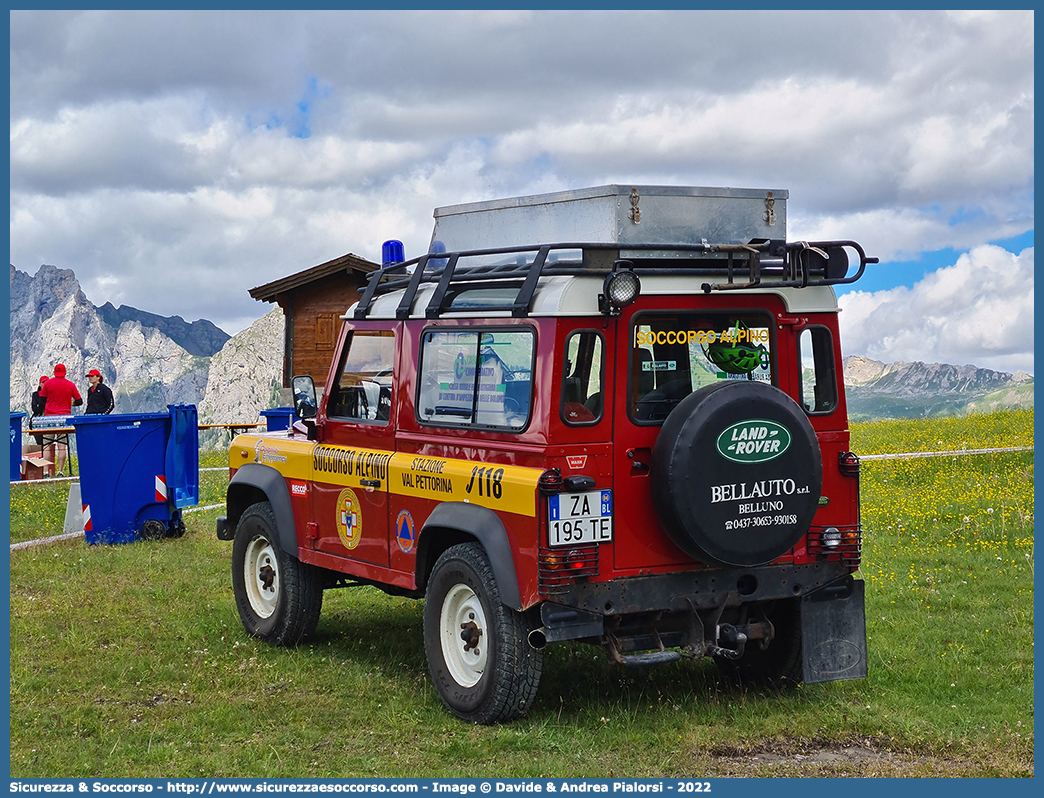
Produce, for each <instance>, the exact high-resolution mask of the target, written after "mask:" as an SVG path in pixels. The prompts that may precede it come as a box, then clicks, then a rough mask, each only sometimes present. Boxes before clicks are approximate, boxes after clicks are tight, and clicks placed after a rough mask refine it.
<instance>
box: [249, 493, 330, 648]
mask: <svg viewBox="0 0 1044 798" xmlns="http://www.w3.org/2000/svg"><path fill="white" fill-rule="evenodd" d="M276 530H277V526H276V520H275V514H274V513H273V512H272V505H270V504H269V503H268V502H257V503H256V504H252V505H250V506H249V507H248V508H247V509H246V511H245V512H244V513H243V515H242V517H241V518H240V519H239V524H238V526H237V527H236V534H235V538H234V540H233V543H232V591H233V593H235V597H236V609H238V610H239V617H240V619H241V620H242V621H243V627H244V628H245V629H246V630H247V632H249V633H250V634H252V635H254V636H255V637H259V638H261V639H262V640H265V641H266V642H269V643H273V644H275V645H280V646H292V645H296V644H297V643H300V642H301V641H302V640H304V639H305V638H307V637H308V636H309V635H311V634H312V633H313V632H314V631H315V627H316V624H318V622H319V613H320V611H321V610H322V606H323V588H322V582H321V580H320V578H319V574H318V571H317V569H315V568H314V567H313V566H311V565H308V564H306V563H302V562H301V561H300V560H298V559H297V558H296V557H293V556H291V555H290V554H288V553H286V552H284V551H283V550H282V548H281V547H280V545H279V535H278V533H277V531H276Z"/></svg>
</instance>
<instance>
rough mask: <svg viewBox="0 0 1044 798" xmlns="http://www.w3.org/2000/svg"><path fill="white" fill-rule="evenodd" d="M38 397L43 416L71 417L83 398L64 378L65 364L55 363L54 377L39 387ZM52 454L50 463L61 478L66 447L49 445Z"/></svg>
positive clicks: (71, 383)
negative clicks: (41, 405)
mask: <svg viewBox="0 0 1044 798" xmlns="http://www.w3.org/2000/svg"><path fill="white" fill-rule="evenodd" d="M40 396H42V397H43V398H44V400H45V401H46V404H45V405H44V415H45V416H71V415H72V409H73V406H74V405H75V406H77V407H79V406H80V405H82V404H83V397H82V396H80V391H79V390H78V389H77V387H76V383H75V382H73V381H72V380H67V379H66V378H65V364H64V363H57V364H56V365H55V367H54V376H53V377H51V378H50V379H49V380H47V382H45V383H44V384H43V385H41V386H40ZM50 448H51V452H52V453H53V457H52V461H53V462H54V465H55V468H57V469H58V476H63V472H64V470H65V460H66V458H67V456H68V451H67V447H66V445H65V444H64V443H53V444H51V447H50Z"/></svg>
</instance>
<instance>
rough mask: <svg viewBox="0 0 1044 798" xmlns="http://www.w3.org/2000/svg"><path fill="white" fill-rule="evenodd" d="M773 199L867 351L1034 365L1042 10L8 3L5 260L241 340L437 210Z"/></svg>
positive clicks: (420, 236) (1006, 366)
mask: <svg viewBox="0 0 1044 798" xmlns="http://www.w3.org/2000/svg"><path fill="white" fill-rule="evenodd" d="M609 183H621V184H628V183H637V184H668V185H697V186H699V185H704V186H713V185H722V186H737V187H750V188H785V189H789V191H790V199H789V202H788V233H789V238H790V239H791V240H798V239H804V240H814V239H818V238H848V239H854V240H857V241H859V242H860V243H861V244H863V246H864V247H865V249H866V251H867V253H868V254H870V255H875V256H878V257H880V258H881V261H882V263H881V265H879V266H872V267H869V268H870V270H871V271H870V274H869V275H868V276H867V277H866V278H865V279H864V280H861V281H860V282H859V283H857V284H856V288H857V289H858V290H850V291H848V292H847V293H845V294H844V295H843V296H842V297H841V303H842V306H843V307H844V312H842V314H841V318H842V324H843V328H842V329H843V338H844V346H845V349H846V351H847V352H848V353H849V354H865V355H869V356H871V357H874V358H876V359H879V360H886V361H892V360H908V361H909V360H926V361H939V362H951V363H974V364H976V365H979V366H985V367H991V368H998V369H1002V370H1005V371H1014V370H1016V369H1023V370H1025V371H1029V372H1032V371H1033V301H1032V288H1033V14H1032V12H982V13H980V12H954V13H947V12H935V11H931V12H854V13H840V12H802V13H797V12H776V13H773V12H765V11H759V12H751V13H744V12H720V13H717V12H714V13H712V12H703V11H696V12H677V11H668V12H623V11H617V12H606V11H588V12H546V11H509V12H489V13H486V12H460V13H457V12H442V11H430V12H421V11H406V12H358V11H338V12H277V11H271V12H268V11H244V12H185V11H177V12H158V11H147V12H128V11H116V12H96V11H95V12H79V11H57V12H55V11H31V12H12V14H11V263H12V264H14V265H15V267H16V268H18V269H20V270H21V271H25V272H28V273H30V274H33V273H35V272H36V270H37V269H38V268H39V266H40V265H41V264H44V263H48V264H53V265H55V266H58V267H61V268H67V269H72V270H74V271H75V273H76V276H77V278H78V279H79V281H80V283H81V285H82V287H83V289H84V292H85V293H86V294H87V297H88V298H89V299H90V300H91V301H92V302H94V303H95V304H96V305H101V304H103V303H104V302H106V301H111V302H113V303H114V304H116V305H120V304H127V305H131V306H134V307H137V308H140V309H142V310H147V311H150V312H153V313H160V314H163V315H175V314H177V315H180V316H182V317H183V318H185V319H187V320H190V321H191V320H195V319H198V318H206V319H210V320H211V321H213V322H214V323H216V324H217V325H218V326H220V327H222V328H223V329H224V330H226V331H227V332H229V333H235V332H237V331H239V330H240V329H242V328H244V327H245V326H247V325H249V324H250V323H251V322H252V321H253V320H255V319H256V318H258V317H259V316H261V315H263V314H264V313H265V312H267V311H268V310H270V309H271V306H269V305H262V304H260V303H257V302H255V301H254V300H252V299H251V298H250V297H249V295H248V294H247V291H248V290H249V289H250V288H252V287H254V286H257V285H261V284H263V283H266V282H268V281H270V280H274V279H277V278H279V277H283V276H286V275H288V274H292V273H294V272H297V271H300V270H302V269H306V268H308V267H310V266H314V265H316V264H318V263H321V262H323V261H326V260H329V259H331V258H334V257H337V256H339V255H343V254H344V253H346V252H353V253H355V254H357V255H360V256H362V257H365V258H368V259H370V260H375V261H376V260H380V251H381V250H380V247H381V242H382V241H384V240H385V239H389V238H398V239H401V240H402V241H403V242H404V243H405V245H406V253H407V257H415V256H416V255H419V254H421V253H422V252H423V251H424V249H425V248H426V246H427V244H428V241H429V238H430V236H431V227H432V210H433V208H435V207H436V206H441V205H452V204H457V203H461V202H470V201H474V200H484V199H493V198H497V197H507V196H513V195H519V194H530V193H539V192H544V191H556V190H560V189H570V188H582V187H587V186H598V185H604V184H609Z"/></svg>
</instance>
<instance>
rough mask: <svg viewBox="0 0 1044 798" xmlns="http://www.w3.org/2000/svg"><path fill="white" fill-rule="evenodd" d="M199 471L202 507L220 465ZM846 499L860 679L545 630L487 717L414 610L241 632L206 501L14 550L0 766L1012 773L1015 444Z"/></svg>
mask: <svg viewBox="0 0 1044 798" xmlns="http://www.w3.org/2000/svg"><path fill="white" fill-rule="evenodd" d="M1032 427H1033V415H1032V412H1031V411H1029V412H1027V411H1020V412H1015V413H999V414H994V415H991V416H979V417H975V416H973V417H968V418H963V419H946V420H943V421H939V422H936V421H917V422H913V421H904V422H888V423H885V424H868V425H857V426H855V427H853V449H855V450H856V451H858V452H860V453H862V454H870V453H876V452H885V451H892V452H895V451H923V450H926V449H959V448H962V447H963V448H986V447H992V446H1017V445H1028V444H1030V443H1032ZM940 442H942V443H940ZM213 464H214V463H211V462H210V461H209V460H207V461H206V462H204V463H202V465H204V466H207V465H213ZM203 481H204V486H203V503H204V504H207V503H216V502H218V501H220V500H221V497H222V491H223V489H224V482H225V481H227V476H225V475H224V474H223V473H221V472H217V473H216V474H215V473H208V474H204V475H203ZM66 491H67V486H43V487H40V488H35V487H18V488H14V489H12V505H11V527H12V533H11V534H12V541H17V540H28V539H33V538H38V537H41V536H43V535H51V534H57V533H59V532H61V525H62V519H63V518H64V512H65V500H66ZM862 499H863V522H864V526H865V529H866V532H865V542H864V555H863V567H862V571H861V572H862V575H863V577H864V579H866V581H867V631H868V635H869V657H870V675H869V678H867V679H865V680H860V681H853V682H839V683H831V684H823V685H811V686H803V687H800V688H797V689H795V690H792V691H790V692H784V693H777V692H771V691H763V690H751V689H741V688H735V687H731V686H729V685H727V684H726V683H725V682H723V681H721V680H719V678H718V674H717V671H716V669H715V667H714V665H713V664H712V663H709V662H697V663H690V662H681V663H673V664H670V665H664V666H658V667H655V668H650V669H646V670H631V669H623V668H620V667H617V666H611V665H609V664H608V663H607V662H606V659H605V656H604V654H603V653H602V651H601V650H600V649H596V648H592V647H588V646H583V645H581V644H559V645H554V646H552V647H550V648H549V649H548V652H547V654H546V656H545V660H544V675H543V679H542V682H541V687H540V693H539V695H538V697H537V700H536V703H535V705H534V706H533V708H532V710H531V711H530V713H529V714H528V715H527V716H526V717H525V718H523V719H522V720H521V721H518V722H516V723H513V724H510V725H506V726H501V727H493V728H486V727H475V726H469V725H466V724H463V723H461V722H460V721H457V720H456V719H454V718H452V717H451V716H449V715H448V714H447V713H446V712H445V711H444V710H443V708H442V706H441V704H440V702H439V700H438V697H437V696H436V694H435V692H434V690H433V688H432V686H431V684H430V681H429V678H428V674H427V666H426V664H425V661H424V653H423V643H422V637H421V603H420V602H415V601H410V600H406V599H399V598H391V597H388V596H385V595H384V594H382V593H380V592H379V591H376V590H374V589H371V588H357V589H351V590H340V591H331V592H328V593H327V594H326V596H325V599H324V609H323V616H322V620H321V621H320V624H319V629H318V634H317V636H316V638H315V639H314V640H313V641H312V642H311V643H310V644H307V645H304V646H302V647H299V648H297V649H277V648H272V647H270V646H267V645H265V644H263V643H259V642H257V641H255V640H254V639H253V638H250V637H248V636H247V635H246V634H245V633H244V631H243V629H242V626H241V625H240V622H239V618H238V615H237V614H236V611H235V607H234V602H233V597H232V589H231V579H230V575H229V555H230V547H231V544H229V543H223V542H221V541H218V540H216V539H215V537H214V533H213V528H214V518H215V517H216V515H217V514H218V512H219V511H210V512H205V513H198V514H194V515H190V516H188V517H187V524H188V533H187V534H186V536H185V537H184V538H181V539H179V540H167V541H161V542H156V543H137V544H132V545H125V546H93V547H92V546H86V545H85V544H84V543H83V541H82V540H79V541H72V542H66V543H60V544H52V545H48V546H44V547H34V548H30V549H25V550H21V551H13V552H11V567H10V571H11V775H12V777H46V776H64V777H77V778H80V777H91V776H102V777H114V776H135V777H148V776H180V777H204V776H206V777H214V776H217V777H234V776H249V777H323V776H329V777H333V776H337V777H345V776H378V775H379V776H400V777H405V776H461V777H475V776H501V777H537V776H560V777H570V776H577V777H579V776H589V777H592V776H593V777H613V776H634V777H643V776H672V775H673V776H688V777H701V776H706V777H714V776H726V775H734V776H770V775H771V776H780V775H786V776H809V775H856V776H928V775H936V776H962V777H963V776H978V777H996V776H1032V775H1033V718H1034V709H1033V568H1034V551H1033V454H1032V453H1012V454H997V455H973V456H963V457H944V458H932V459H923V460H887V461H873V462H867V463H864V465H863V475H862Z"/></svg>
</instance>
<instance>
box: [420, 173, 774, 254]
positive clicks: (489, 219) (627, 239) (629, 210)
mask: <svg viewBox="0 0 1044 798" xmlns="http://www.w3.org/2000/svg"><path fill="white" fill-rule="evenodd" d="M787 196H788V192H787V191H786V190H785V189H784V190H780V189H772V190H768V189H745V188H703V187H694V186H631V185H611V186H599V187H596V188H583V189H576V190H573V191H556V192H554V193H551V194H535V195H532V196H528V197H511V198H508V199H499V200H489V201H487V202H472V203H467V204H464V205H447V206H445V207H442V208H436V209H435V229H434V231H433V233H432V239H431V240H432V245H433V246H435V242H441V244H442V245H444V246H445V251H447V252H456V251H461V250H471V249H483V248H492V247H512V246H525V245H530V244H550V243H584V244H588V243H591V244H621V245H624V247H625V246H626V245H627V244H700V243H703V242H706V243H709V244H746V243H747V242H748V241H750V240H751V239H755V238H760V239H774V240H786V237H787ZM436 251H437V250H436Z"/></svg>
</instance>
